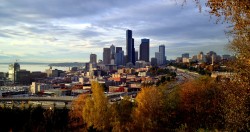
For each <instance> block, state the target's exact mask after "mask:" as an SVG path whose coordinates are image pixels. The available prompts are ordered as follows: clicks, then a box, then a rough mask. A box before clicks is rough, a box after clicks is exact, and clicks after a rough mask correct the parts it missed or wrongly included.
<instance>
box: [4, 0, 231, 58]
mask: <svg viewBox="0 0 250 132" xmlns="http://www.w3.org/2000/svg"><path fill="white" fill-rule="evenodd" d="M0 7H1V8H0V25H1V27H0V31H1V32H0V60H1V62H14V61H15V60H16V59H20V61H23V62H87V61H88V60H89V55H90V54H91V53H93V54H97V59H102V52H103V48H106V47H109V46H110V45H112V44H114V45H116V46H119V47H122V48H123V49H126V34H125V31H126V30H127V29H131V30H132V31H133V38H134V41H135V50H138V49H139V45H140V43H141V42H140V41H141V39H142V38H149V39H150V58H152V57H153V56H154V53H155V52H157V50H158V46H159V45H162V44H164V45H165V47H166V56H167V59H175V58H176V57H178V56H180V55H181V54H182V53H185V52H188V53H190V54H196V53H197V52H199V51H204V52H208V51H215V52H217V53H218V54H228V53H229V52H226V50H225V47H224V46H225V44H227V42H228V40H227V38H226V36H225V34H224V29H225V27H226V25H222V24H220V23H218V24H215V22H216V20H215V19H213V18H210V16H209V15H208V13H207V12H205V11H204V12H202V13H199V9H198V8H197V7H196V6H195V4H194V3H192V2H191V3H188V4H187V5H184V6H181V2H179V3H177V4H176V2H175V1H160V0H156V1H153V2H152V1H140V0H139V1H132V0H130V1H126V2H124V1H113V0H109V1H105V2H104V1H98V0H97V1H92V2H90V1H77V2H72V1H70V2H69V1H64V0H63V1H53V2H51V1H46V0H43V1H42V0H41V1H36V2H33V1H32V0H23V1H17V0H16V1H15V0H13V1H7V0H6V1H3V2H1V3H0ZM149 9H150V10H149Z"/></svg>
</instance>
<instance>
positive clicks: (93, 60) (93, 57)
mask: <svg viewBox="0 0 250 132" xmlns="http://www.w3.org/2000/svg"><path fill="white" fill-rule="evenodd" d="M96 60H97V55H96V54H92V53H91V54H90V61H89V63H92V64H96V62H97V61H96Z"/></svg>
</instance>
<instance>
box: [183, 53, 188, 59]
mask: <svg viewBox="0 0 250 132" xmlns="http://www.w3.org/2000/svg"><path fill="white" fill-rule="evenodd" d="M181 56H182V58H189V53H184V54H182V55H181Z"/></svg>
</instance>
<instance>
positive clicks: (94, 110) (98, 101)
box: [82, 82, 111, 131]
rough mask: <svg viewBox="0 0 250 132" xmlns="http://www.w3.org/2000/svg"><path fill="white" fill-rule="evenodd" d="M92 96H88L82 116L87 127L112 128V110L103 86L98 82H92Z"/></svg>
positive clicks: (102, 129) (103, 129)
mask: <svg viewBox="0 0 250 132" xmlns="http://www.w3.org/2000/svg"><path fill="white" fill-rule="evenodd" d="M91 89H92V92H93V93H92V96H91V97H88V98H86V102H85V105H84V108H83V114H82V118H83V120H84V121H85V122H86V124H87V127H93V128H94V129H97V130H99V131H108V130H110V129H111V125H110V122H111V114H110V113H111V111H110V105H109V102H108V99H107V97H106V96H105V95H104V91H103V87H102V86H101V85H100V84H99V83H98V82H92V83H91Z"/></svg>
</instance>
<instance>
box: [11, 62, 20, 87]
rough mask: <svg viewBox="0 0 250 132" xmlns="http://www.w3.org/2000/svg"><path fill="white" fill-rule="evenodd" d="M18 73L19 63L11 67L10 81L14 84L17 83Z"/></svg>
mask: <svg viewBox="0 0 250 132" xmlns="http://www.w3.org/2000/svg"><path fill="white" fill-rule="evenodd" d="M17 71H20V65H19V64H18V63H14V64H10V65H9V79H10V81H12V82H13V83H16V80H17Z"/></svg>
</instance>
